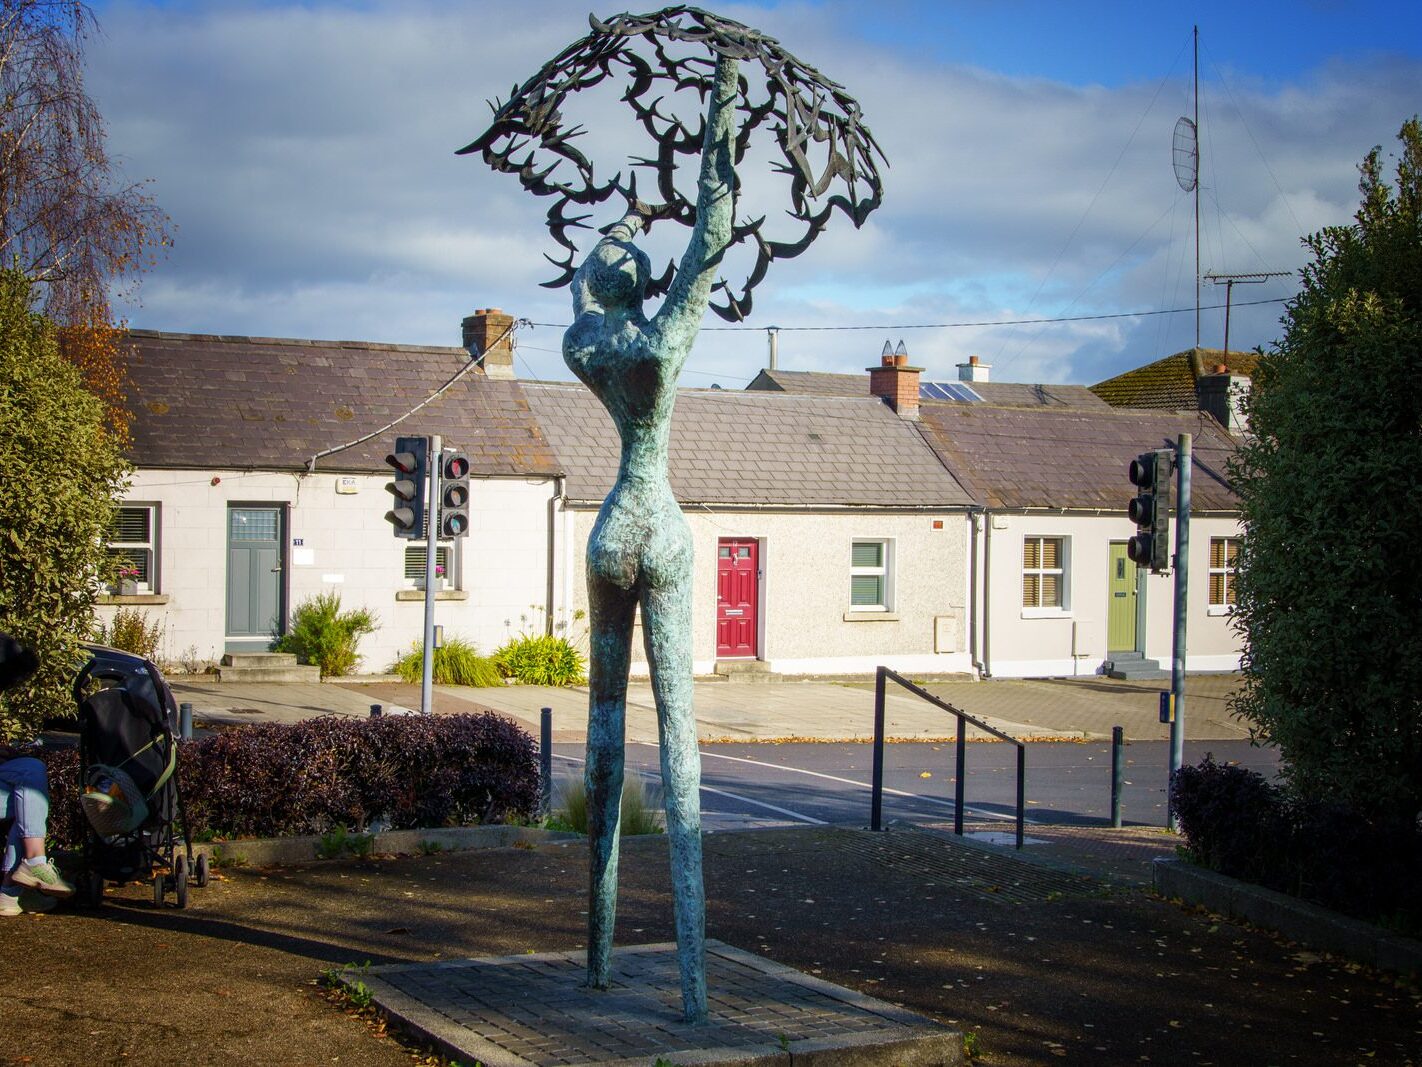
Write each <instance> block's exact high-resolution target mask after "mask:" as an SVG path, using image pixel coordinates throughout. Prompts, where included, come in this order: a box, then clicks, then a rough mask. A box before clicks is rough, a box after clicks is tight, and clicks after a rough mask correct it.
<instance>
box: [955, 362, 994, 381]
mask: <svg viewBox="0 0 1422 1067" xmlns="http://www.w3.org/2000/svg"><path fill="white" fill-rule="evenodd" d="M990 370H992V364H991V363H979V362H978V357H977V356H969V357H968V362H966V363H959V364H958V380H959V381H960V382H985V381H987V380H988V372H989V371H990Z"/></svg>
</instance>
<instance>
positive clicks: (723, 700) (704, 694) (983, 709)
mask: <svg viewBox="0 0 1422 1067" xmlns="http://www.w3.org/2000/svg"><path fill="white" fill-rule="evenodd" d="M1238 684H1239V682H1238V677H1237V676H1235V675H1194V676H1191V677H1190V678H1189V679H1188V680H1187V688H1186V693H1187V699H1186V717H1185V719H1186V737H1187V739H1189V740H1192V741H1194V740H1202V741H1204V740H1218V739H1240V738H1245V737H1247V736H1248V730H1247V729H1246V728H1245V727H1244V726H1243V725H1242V724H1240V723H1238V722H1236V721H1235V720H1233V719H1232V718H1231V717H1230V716H1229V712H1228V707H1227V702H1228V699H1229V696H1230V694H1231V693H1233V691H1234V690H1235V689H1236V688H1237V686H1238ZM928 688H929V689H930V691H932V692H933V693H934V694H935V695H937V696H939V697H940V698H942V699H944V700H946V701H948V702H949V703H950V704H953V705H954V706H955V707H960V708H962V709H963V710H964V711H966V712H968V713H969V714H972V715H975V716H977V717H978V718H981V719H983V720H984V721H985V722H987V723H989V724H990V725H992V726H994V727H996V728H997V729H1000V730H1002V731H1004V732H1006V733H1008V734H1010V735H1012V736H1013V737H1019V738H1073V739H1082V738H1087V739H1101V738H1109V737H1110V735H1111V727H1112V726H1116V725H1120V726H1123V727H1124V728H1125V731H1126V737H1127V738H1128V739H1130V740H1153V739H1162V738H1165V737H1168V736H1169V731H1168V728H1167V727H1166V726H1164V725H1162V724H1161V723H1160V722H1159V720H1158V715H1157V708H1158V702H1157V693H1158V692H1159V690H1160V684H1159V683H1141V682H1118V681H1115V680H1112V679H1108V678H1088V679H1052V680H991V681H985V682H971V681H963V682H940V683H932V684H930V685H929V686H928ZM173 689H174V692H175V693H176V694H177V696H178V699H179V700H180V701H188V702H191V703H192V704H193V706H194V714H195V717H196V718H197V719H198V720H199V721H203V722H208V723H225V724H237V723H244V722H258V721H275V722H296V721H298V720H300V719H304V718H309V717H311V716H313V715H321V714H336V715H355V716H365V715H368V714H369V710H370V705H371V704H375V703H379V704H382V705H385V706H386V707H401V706H403V707H413V706H418V704H419V698H420V697H419V692H420V691H419V687H418V686H410V685H403V684H401V683H392V682H380V683H370V684H361V683H354V682H348V683H341V684H225V685H224V684H222V683H220V682H210V681H207V680H206V679H187V678H179V679H175V680H174V682H173ZM587 701H588V695H587V690H586V689H583V688H576V689H549V688H542V687H537V686H503V687H496V688H489V689H472V688H465V687H460V686H437V687H436V693H435V711H437V712H453V711H482V710H495V711H498V712H500V713H502V714H505V715H509V716H511V717H513V718H515V719H517V720H518V721H519V722H520V723H522V724H523V725H524V727H525V728H527V729H528V730H530V731H531V732H533V733H535V734H536V733H537V730H538V722H539V710H540V709H541V708H545V707H551V708H552V709H553V724H554V740H555V741H559V742H564V741H569V742H572V741H581V740H582V739H583V737H584V736H585V731H586V723H587ZM627 702H628V707H627V736H628V739H629V740H633V741H646V742H653V743H655V741H656V738H657V725H656V709H655V705H654V703H653V700H652V693H651V687H650V686H648V685H646V684H634V685H632V686H630V687H629V688H628V693H627ZM695 706H696V719H697V724H698V730H697V733H698V736H699V737H700V739H701V740H702V741H703V742H711V741H769V740H784V739H788V738H799V739H807V740H844V739H851V738H857V739H867V738H870V737H872V736H873V718H874V694H873V686H872V684H861V683H855V684H849V685H844V684H838V683H824V682H783V683H769V684H759V685H740V684H734V683H727V682H698V683H697V684H696V694H695ZM886 708H887V714H886V719H887V728H888V733H889V735H890V736H891V737H896V738H904V739H912V740H924V739H929V738H934V739H936V738H944V737H949V736H952V734H953V733H954V729H955V720H954V719H953V717H952V716H951V715H948V714H946V713H945V712H943V711H941V710H939V709H937V708H935V707H933V706H932V705H930V704H928V703H926V702H925V701H922V700H920V699H919V698H917V697H915V696H913V695H912V694H910V693H908V692H907V691H905V690H902V689H899V688H898V687H896V686H893V685H892V684H891V685H890V688H889V690H888V698H887V702H886ZM974 733H975V731H974ZM970 736H972V734H970Z"/></svg>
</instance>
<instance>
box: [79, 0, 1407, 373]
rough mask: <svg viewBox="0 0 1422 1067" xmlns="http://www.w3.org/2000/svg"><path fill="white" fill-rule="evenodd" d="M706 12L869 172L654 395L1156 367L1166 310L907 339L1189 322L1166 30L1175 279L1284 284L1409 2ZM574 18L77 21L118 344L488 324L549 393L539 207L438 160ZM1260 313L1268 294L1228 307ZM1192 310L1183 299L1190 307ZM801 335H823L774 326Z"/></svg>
mask: <svg viewBox="0 0 1422 1067" xmlns="http://www.w3.org/2000/svg"><path fill="white" fill-rule="evenodd" d="M716 9H717V10H719V11H720V12H721V13H723V14H725V15H727V16H729V17H732V18H736V19H739V20H741V21H743V22H747V23H750V24H752V25H755V26H757V27H758V28H760V29H762V30H764V31H765V32H767V33H770V34H771V35H773V36H775V37H777V38H779V39H780V40H781V42H782V43H783V44H784V45H785V46H786V47H787V48H788V49H789V50H790V51H792V52H794V53H795V54H796V55H798V56H799V57H800V58H802V59H804V60H805V61H807V62H809V63H811V64H812V65H814V66H816V67H818V68H819V69H820V70H821V71H823V72H824V73H825V74H827V75H828V76H829V77H831V78H833V79H835V80H837V81H839V82H841V83H842V84H844V85H845V86H846V87H847V88H848V89H849V91H850V92H851V93H852V94H853V95H854V96H856V97H857V98H858V99H859V100H860V102H861V103H862V105H863V107H864V115H865V118H866V120H867V122H868V124H869V125H870V127H871V128H872V129H873V130H874V132H875V135H876V136H877V137H878V139H879V141H880V143H881V145H882V146H883V147H884V150H885V152H886V154H887V155H888V158H889V160H890V164H891V165H890V168H889V170H888V172H887V174H886V177H885V201H884V206H883V208H882V209H881V210H880V211H879V212H877V213H876V214H875V215H873V216H872V217H871V218H870V220H869V222H868V223H867V224H866V226H865V227H864V228H863V229H861V230H858V231H856V230H854V229H853V228H852V227H849V226H847V225H845V224H843V223H842V222H839V223H838V224H837V225H833V226H831V228H830V229H829V230H827V231H826V233H825V234H824V236H823V238H822V239H821V240H820V241H819V242H818V243H817V244H816V245H815V246H814V247H812V248H811V249H810V251H809V252H807V253H806V254H805V255H804V256H803V257H801V258H800V259H798V260H795V261H793V262H788V263H777V264H774V265H773V266H772V268H771V272H770V275H769V277H768V279H767V281H766V282H765V283H764V284H763V285H762V286H761V288H759V289H758V290H757V291H756V309H755V314H754V315H752V317H751V318H750V320H749V321H748V323H747V324H746V328H744V329H741V330H722V329H717V330H708V331H706V332H704V333H703V335H702V338H701V340H700V341H699V342H698V345H697V349H696V351H695V353H694V354H693V357H692V360H691V363H690V364H689V366H688V368H687V372H686V376H685V377H684V379H683V381H684V384H686V385H693V386H705V385H710V384H711V383H712V382H717V383H719V384H722V385H724V386H726V387H737V386H739V385H742V384H744V382H745V381H746V380H748V379H749V378H750V377H751V376H753V375H754V374H755V373H756V371H757V370H758V369H759V368H760V367H761V366H763V365H764V362H765V353H766V340H765V333H764V327H766V326H769V325H779V326H782V327H786V328H787V329H786V330H785V331H784V332H783V333H782V334H781V335H780V346H779V347H780V357H781V365H782V366H785V367H787V368H791V369H801V370H834V371H845V372H856V373H857V372H861V371H862V369H863V368H864V367H865V366H867V365H869V364H870V363H872V362H874V361H876V360H877V356H878V352H879V349H880V348H881V347H882V345H883V342H884V340H885V339H890V340H893V341H894V342H897V341H898V340H899V338H900V337H902V338H903V339H904V340H905V342H906V344H907V346H908V348H909V351H910V353H911V355H912V356H913V358H914V362H916V363H919V364H921V365H923V366H925V367H926V368H927V369H928V371H929V373H930V375H931V376H933V377H939V378H949V377H952V376H953V374H954V364H956V363H958V362H961V361H962V360H964V359H966V357H967V356H969V355H978V356H979V357H980V358H981V359H983V360H984V361H985V362H988V363H990V364H992V365H993V368H994V370H993V374H994V377H995V378H997V379H999V380H1013V381H1054V382H1055V381H1074V382H1088V383H1089V382H1092V381H1097V380H1100V379H1101V378H1104V377H1107V376H1109V375H1111V374H1114V373H1118V372H1119V371H1121V370H1124V369H1127V368H1129V367H1131V366H1136V365H1139V364H1141V363H1144V362H1147V361H1149V360H1151V359H1154V358H1157V357H1159V356H1160V355H1164V354H1167V353H1168V352H1172V351H1177V350H1179V349H1181V348H1184V347H1188V346H1189V345H1190V344H1191V343H1193V339H1194V318H1193V315H1192V314H1184V315H1156V316H1145V317H1138V318H1102V319H1094V320H1083V321H1076V322H1062V323H1050V324H1039V325H1012V326H966V327H965V326H957V327H952V328H932V329H929V328H923V329H912V328H910V327H922V326H927V325H930V324H943V323H983V322H993V323H996V322H1004V321H1007V320H1018V319H1033V318H1043V317H1051V318H1056V317H1066V316H1088V315H1120V314H1123V313H1126V312H1138V311H1144V310H1156V309H1168V308H1177V307H1188V306H1190V305H1191V304H1192V302H1193V300H1194V283H1193V247H1192V244H1191V239H1190V233H1191V224H1190V219H1191V207H1192V204H1191V198H1190V197H1189V196H1187V195H1185V194H1183V193H1182V192H1181V191H1180V189H1179V188H1178V186H1177V185H1176V183H1175V179H1174V176H1173V174H1172V172H1171V167H1170V145H1171V132H1172V129H1173V127H1174V125H1175V122H1176V119H1177V118H1178V117H1179V116H1180V115H1181V114H1185V113H1188V111H1189V109H1190V106H1191V105H1190V91H1189V65H1190V50H1189V38H1190V27H1191V25H1192V24H1193V23H1195V22H1198V23H1199V25H1200V34H1201V36H1200V40H1201V65H1200V73H1201V96H1202V111H1201V118H1202V123H1201V126H1202V167H1201V189H1202V197H1201V230H1202V235H1201V269H1202V271H1211V270H1214V271H1219V272H1234V271H1255V270H1286V271H1296V270H1297V269H1298V267H1299V266H1301V265H1302V263H1303V262H1304V253H1303V252H1302V250H1301V248H1300V238H1301V237H1302V235H1304V234H1306V233H1308V232H1311V231H1313V230H1316V229H1318V228H1320V227H1322V226H1325V225H1335V224H1342V223H1346V222H1348V221H1349V220H1350V218H1351V215H1352V212H1353V211H1354V210H1355V208H1356V205H1357V191H1356V183H1357V174H1356V164H1357V162H1358V161H1359V160H1360V159H1361V158H1362V156H1363V155H1364V153H1366V152H1367V150H1368V149H1369V148H1370V147H1372V146H1373V145H1374V144H1379V143H1381V144H1384V145H1390V144H1391V143H1392V139H1393V137H1394V136H1395V134H1396V132H1397V129H1398V127H1399V126H1400V125H1401V123H1402V121H1403V120H1404V119H1405V118H1406V117H1408V116H1409V115H1411V114H1414V113H1416V112H1419V111H1422V4H1417V3H1408V4H1346V5H1345V4H1331V3H1329V4H1279V3H1254V4H1239V3H1235V4H1228V5H1226V4H1197V5H1159V4H1132V5H1127V4H1119V3H1101V4H1091V3H1076V4H1066V3H1017V2H1002V3H988V2H973V3H951V2H945V3H910V2H907V0H881V2H879V3H875V4H873V5H866V4H861V3H833V2H826V3H811V2H804V0H801V2H797V3H745V2H742V3H735V4H729V5H721V6H718V7H717V8H716ZM530 11H533V12H536V16H537V17H536V18H535V19H529V18H528V17H527V16H528V13H529V12H530ZM587 11H588V7H587V5H586V3H585V0H584V2H581V3H573V2H565V0H542V2H540V3H538V4H536V5H527V4H512V3H506V2H493V0H468V2H464V3H458V4H454V3H445V2H434V0H430V2H409V0H407V2H403V3H395V2H393V0H392V2H384V3H382V2H367V3H360V4H340V3H329V2H327V3H322V2H308V3H302V4H285V3H279V2H275V0H272V2H266V3H260V4H255V3H254V4H243V3H222V4H208V3H191V4H165V5H158V4H151V3H134V2H112V3H103V4H100V5H99V7H98V13H99V18H100V23H101V27H102V31H101V33H100V34H99V35H98V36H97V37H96V38H95V39H94V40H93V41H92V42H91V43H90V47H89V60H90V67H89V84H90V89H91V92H93V94H94V95H95V97H96V98H97V99H98V101H99V104H100V106H101V108H102V109H103V110H104V113H105V115H106V117H107V119H108V121H109V127H110V149H111V151H112V152H113V154H114V155H116V156H117V157H118V158H119V159H120V160H121V161H122V163H123V165H124V167H125V171H126V173H127V175H128V176H129V177H130V178H148V179H151V182H152V184H151V186H150V191H151V193H152V194H153V196H154V197H155V199H156V200H157V201H158V202H159V204H160V205H161V206H162V207H163V208H164V209H165V210H166V211H167V212H168V213H169V214H170V216H171V217H172V218H173V221H174V223H175V229H176V232H175V237H176V244H175V247H174V249H173V251H172V254H171V256H170V257H169V258H168V259H167V260H166V261H165V262H163V263H160V264H159V265H158V267H157V268H156V269H155V270H154V271H153V272H152V273H151V275H150V276H149V277H148V279H147V280H146V282H145V284H144V286H143V288H142V289H141V290H140V293H139V296H138V298H137V300H136V301H135V302H134V303H133V304H131V305H129V306H126V307H124V308H123V309H122V311H123V312H124V314H125V315H126V316H127V318H128V320H129V322H130V323H131V324H132V325H134V326H140V327H148V328H156V329H167V330H181V331H189V332H211V333H235V334H250V335H260V336H297V337H319V338H341V339H358V340H380V341H392V342H407V343H430V344H457V343H458V340H459V320H460V318H462V317H463V316H464V315H466V314H468V313H470V312H471V311H473V310H474V309H475V308H480V307H487V306H499V307H502V308H504V309H505V310H507V311H509V312H511V313H513V314H515V315H518V316H521V317H526V318H528V319H530V320H532V321H533V322H535V323H543V324H548V325H541V326H537V327H534V328H531V329H526V330H521V331H520V332H519V336H518V346H519V364H520V365H519V371H520V373H521V374H524V375H526V376H528V377H543V378H552V377H560V378H561V377H567V376H568V375H567V372H566V370H565V369H564V368H563V366H562V362H561V359H560V357H559V355H558V349H559V343H560V336H561V331H560V330H559V329H557V325H558V324H561V323H565V322H567V321H568V318H569V302H568V295H567V292H566V290H555V291H550V290H547V289H542V288H540V287H539V285H538V283H539V282H541V281H544V280H546V279H547V278H548V277H550V271H549V268H548V267H547V264H546V263H545V262H544V261H543V259H542V254H543V253H544V252H545V251H551V250H552V249H553V245H552V244H551V242H550V241H549V239H548V237H547V234H546V231H545V230H544V229H543V226H542V212H543V210H544V207H545V206H546V205H542V204H538V203H535V202H533V201H532V200H531V198H529V197H527V196H526V195H524V194H522V193H521V192H520V190H519V188H518V185H517V182H516V181H514V180H513V179H512V178H509V177H507V176H504V175H498V174H494V173H493V172H491V171H489V170H488V169H487V168H486V167H485V166H484V165H483V164H482V163H480V162H479V161H478V160H477V159H475V158H471V157H462V158H457V157H455V156H454V155H453V151H454V149H456V148H458V147H460V146H461V145H463V144H465V143H467V142H468V141H469V140H471V139H473V137H474V136H475V135H477V134H478V133H480V132H481V131H482V129H483V127H484V124H485V122H486V120H487V115H488V111H487V108H486V107H485V105H484V100H485V99H486V98H488V97H492V96H494V95H497V94H506V93H507V91H508V87H509V86H510V85H511V84H512V83H514V82H515V81H522V80H523V79H524V78H526V77H527V76H529V75H530V74H532V73H533V72H534V71H535V70H536V69H537V68H538V67H539V66H540V65H541V64H542V63H543V62H544V61H545V60H547V59H548V58H550V57H551V56H552V55H554V54H556V52H557V51H558V50H559V49H560V48H561V47H562V46H563V45H565V44H567V43H569V42H570V41H572V40H574V39H575V38H577V37H579V36H581V35H582V34H583V33H585V32H586V27H587V22H586V15H587ZM869 12H872V14H867V13H869ZM601 13H602V14H608V13H611V11H610V10H606V11H602V12H601ZM588 106H589V107H590V108H591V110H590V112H589V114H590V116H591V118H592V119H593V123H592V128H593V130H594V133H593V134H590V135H589V138H590V139H591V138H592V137H594V136H595V135H596V133H597V131H598V130H599V129H601V128H602V126H601V125H600V123H601V122H602V120H603V118H606V119H607V120H608V126H607V128H608V129H609V130H610V129H612V128H613V127H612V121H613V119H614V118H615V116H614V115H613V114H611V113H609V112H604V111H599V110H598V108H600V107H603V106H604V105H601V104H597V103H596V102H592V103H589V105H588ZM610 136H611V135H610V134H609V137H610ZM589 143H593V142H592V141H591V140H589ZM613 143H614V142H612V141H611V140H608V141H606V142H605V144H607V145H609V146H610V145H611V144H613ZM751 179H752V180H753V176H751ZM1292 291H1293V283H1292V279H1291V278H1287V279H1284V280H1282V281H1281V282H1272V283H1269V284H1267V285H1260V286H1249V287H1239V288H1236V290H1235V298H1236V301H1237V302H1239V303H1243V302H1245V301H1249V300H1253V299H1274V300H1277V299H1279V298H1282V297H1287V296H1288V295H1290V294H1291V293H1292ZM1221 296H1222V293H1220V292H1217V291H1214V290H1212V289H1211V288H1210V287H1209V286H1206V287H1205V288H1204V290H1203V291H1202V301H1203V302H1204V303H1206V304H1213V303H1217V302H1220V297H1221ZM1280 312H1281V307H1280V305H1279V304H1277V303H1273V304H1265V305H1262V306H1253V307H1251V306H1247V305H1246V306H1241V307H1238V308H1237V309H1236V311H1235V313H1234V315H1233V317H1232V319H1231V325H1230V332H1231V347H1252V346H1254V345H1256V344H1267V343H1268V342H1269V341H1271V340H1272V339H1274V338H1275V337H1277V335H1278V332H1279V331H1278V319H1279V315H1280ZM720 325H723V324H721V323H720V322H719V320H708V326H720ZM806 326H822V327H824V326H830V327H836V328H835V329H833V330H815V331H811V330H799V329H795V328H794V327H806ZM850 327H855V328H854V329H851V328H850ZM859 327H869V328H867V329H859ZM1222 330H1223V313H1222V312H1220V311H1218V310H1208V311H1206V312H1205V313H1204V314H1203V315H1202V325H1201V340H1202V342H1203V343H1204V344H1206V345H1212V346H1218V345H1219V343H1220V340H1221V334H1222Z"/></svg>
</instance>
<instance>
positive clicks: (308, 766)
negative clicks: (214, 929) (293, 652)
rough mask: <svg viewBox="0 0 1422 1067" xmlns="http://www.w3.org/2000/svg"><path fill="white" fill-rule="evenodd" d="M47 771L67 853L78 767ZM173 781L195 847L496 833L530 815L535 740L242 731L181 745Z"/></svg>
mask: <svg viewBox="0 0 1422 1067" xmlns="http://www.w3.org/2000/svg"><path fill="white" fill-rule="evenodd" d="M47 762H48V763H49V768H50V796H51V809H52V810H51V815H50V836H51V837H53V838H54V839H55V841H56V842H58V843H59V844H61V845H67V846H71V847H72V846H74V845H77V844H78V843H79V842H80V841H82V839H83V825H84V824H83V815H82V813H81V811H80V809H79V804H78V757H77V754H76V753H75V752H74V751H73V750H69V751H57V752H52V753H50V754H49V755H48V757H47ZM178 774H179V780H180V782H181V788H182V795H183V803H184V805H185V806H186V808H187V815H188V825H189V828H190V830H191V831H192V834H193V836H194V837H196V838H206V837H212V836H216V837H279V836H284V835H290V834H313V833H324V832H326V831H327V830H329V829H331V828H332V827H334V826H345V827H350V828H353V829H363V828H364V827H365V826H367V825H368V824H369V823H371V822H372V821H373V820H375V819H377V818H379V819H382V820H383V821H384V822H385V824H386V825H387V826H388V827H389V828H390V829H397V830H398V829H408V828H412V827H417V826H459V825H466V824H470V823H475V822H483V823H488V822H502V821H505V820H507V819H509V818H528V817H531V816H532V815H533V813H534V811H535V809H536V807H537V804H538V756H537V751H536V747H535V745H534V743H533V739H532V738H531V737H530V736H529V735H528V734H527V733H526V732H525V731H524V730H522V729H520V728H519V727H518V726H517V725H516V724H515V723H513V722H511V721H509V720H508V719H503V718H500V717H499V716H497V715H492V714H484V715H439V716H413V715H412V716H389V717H383V718H378V719H349V718H341V717H338V716H324V717H322V718H319V719H308V720H306V721H305V722H301V723H298V724H296V725H295V726H281V725H276V724H262V725H256V726H246V727H242V728H240V729H236V730H228V731H225V732H223V733H220V734H216V735H214V736H212V737H206V738H203V739H202V740H200V741H191V742H185V743H184V744H183V745H182V746H181V748H180V750H179V761H178Z"/></svg>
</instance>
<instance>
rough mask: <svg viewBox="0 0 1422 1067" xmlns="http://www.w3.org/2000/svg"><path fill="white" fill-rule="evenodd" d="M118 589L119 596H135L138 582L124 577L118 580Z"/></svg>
mask: <svg viewBox="0 0 1422 1067" xmlns="http://www.w3.org/2000/svg"><path fill="white" fill-rule="evenodd" d="M118 591H119V596H137V595H138V583H137V582H133V581H128V580H127V579H125V580H124V581H122V582H119V587H118Z"/></svg>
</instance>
